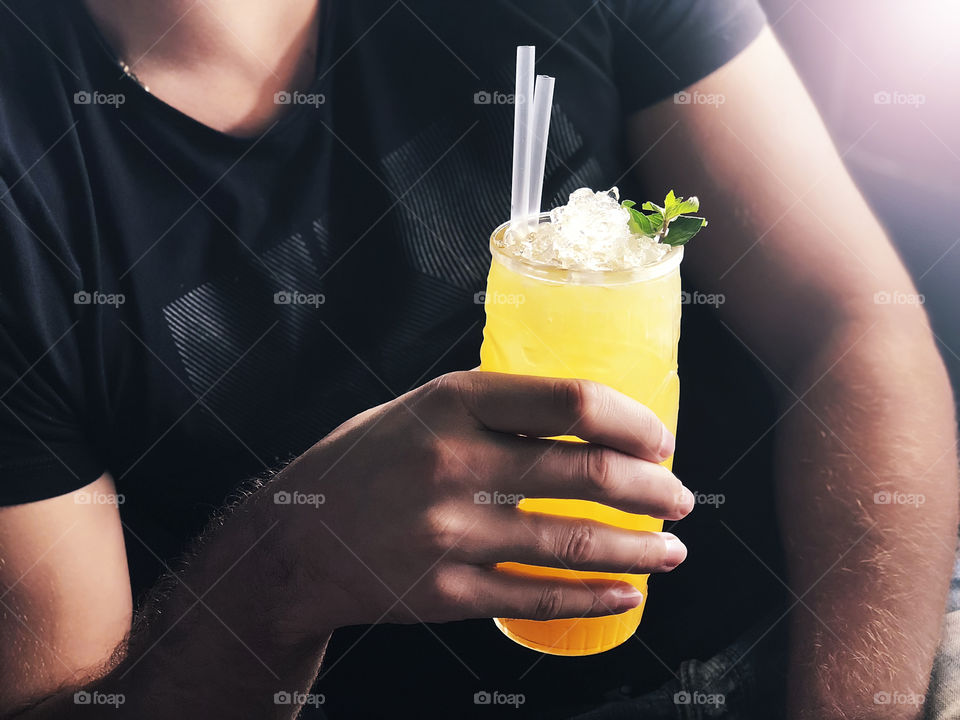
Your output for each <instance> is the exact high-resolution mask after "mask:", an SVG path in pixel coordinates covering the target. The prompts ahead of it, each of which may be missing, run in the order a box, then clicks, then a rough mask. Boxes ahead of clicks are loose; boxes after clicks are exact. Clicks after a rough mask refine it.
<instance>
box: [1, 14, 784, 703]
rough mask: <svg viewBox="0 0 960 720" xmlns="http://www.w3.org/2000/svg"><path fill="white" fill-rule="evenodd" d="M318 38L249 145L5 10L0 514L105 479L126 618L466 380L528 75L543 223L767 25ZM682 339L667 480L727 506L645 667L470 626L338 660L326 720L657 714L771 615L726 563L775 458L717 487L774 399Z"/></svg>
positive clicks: (343, 32)
mask: <svg viewBox="0 0 960 720" xmlns="http://www.w3.org/2000/svg"><path fill="white" fill-rule="evenodd" d="M322 7H323V10H322V20H321V24H320V33H321V37H320V42H319V57H318V66H317V74H316V79H315V81H314V83H313V85H312V87H310V88H309V89H308V90H306V91H305V92H304V93H301V94H298V95H295V96H292V97H290V98H289V99H290V108H289V111H288V112H287V113H286V114H285V115H284V116H283V117H282V119H280V120H279V121H278V122H276V123H275V124H274V125H272V126H270V128H269V129H267V130H266V132H264V133H263V134H261V135H259V136H257V137H254V138H247V139H239V138H235V137H230V136H227V135H224V134H222V133H219V132H216V131H214V130H212V129H210V128H208V127H206V126H204V125H202V124H200V123H198V122H197V121H195V120H193V119H191V118H190V117H187V116H185V115H184V114H182V113H180V112H179V111H177V110H176V109H174V108H172V107H170V106H168V105H166V104H165V103H164V102H162V101H161V100H159V99H158V98H157V97H155V96H153V95H151V94H149V93H148V92H146V91H144V90H143V89H142V88H140V87H139V86H138V85H136V84H135V83H134V82H133V81H131V80H130V79H129V78H128V77H126V76H125V75H123V74H122V73H121V72H120V70H119V69H118V65H117V60H116V58H115V57H113V55H112V54H111V52H110V50H109V49H108V47H107V46H106V44H105V43H104V41H103V40H102V38H101V37H100V35H99V33H98V31H97V29H96V27H95V26H94V24H93V23H92V21H91V19H90V17H89V16H88V15H87V14H86V12H85V11H84V10H83V8H82V6H81V4H80V3H79V2H75V1H72V0H48V1H47V2H43V3H38V2H34V1H33V0H8V3H7V4H5V5H4V8H3V9H0V242H2V244H0V404H2V407H0V504H4V505H11V504H18V503H25V502H30V501H34V500H38V499H41V498H47V497H52V496H55V495H59V494H63V493H66V492H69V491H71V490H73V489H76V488H78V487H81V486H83V485H85V484H87V483H90V482H91V481H93V480H94V479H96V478H97V477H98V476H99V475H101V474H102V473H103V472H107V471H108V472H110V473H111V474H112V475H113V477H114V478H115V479H116V482H117V487H118V492H119V493H121V494H122V495H123V497H124V503H123V504H122V506H121V516H122V519H123V521H124V525H125V533H126V547H127V553H128V557H129V564H130V571H131V578H132V582H133V588H134V592H135V593H136V594H137V595H138V596H140V594H141V593H142V592H143V591H144V590H146V589H147V588H149V587H150V586H151V585H152V584H153V583H154V582H155V580H156V578H157V576H158V574H159V572H160V571H161V569H162V568H161V565H160V562H159V561H158V559H157V558H162V559H164V560H167V561H171V560H172V559H173V558H175V557H176V556H177V555H178V553H179V552H180V551H181V550H182V549H183V547H184V544H185V543H186V541H187V540H188V539H189V538H190V537H192V536H193V535H195V534H196V533H197V532H198V531H199V530H200V529H201V528H202V527H203V525H204V524H205V522H206V521H207V519H208V518H209V516H210V513H211V512H212V511H213V510H215V509H216V508H218V507H220V506H221V505H223V503H224V502H225V500H226V499H227V498H228V497H229V496H230V494H231V492H232V491H233V490H234V489H235V488H236V487H237V485H238V484H240V483H241V482H242V481H244V480H246V479H247V478H250V477H253V476H257V475H261V474H263V473H265V472H266V471H268V470H270V469H274V468H277V467H278V466H280V465H282V464H283V463H284V462H285V461H287V460H289V459H290V458H291V457H294V456H296V455H297V454H299V453H301V452H303V451H304V450H305V449H307V448H308V447H309V446H310V445H312V444H313V443H314V442H316V441H317V440H318V439H319V438H321V437H323V436H324V435H325V434H326V433H328V432H329V431H330V430H331V429H333V428H334V427H335V426H336V425H338V424H339V423H341V422H342V421H344V420H345V419H347V418H349V417H351V416H352V415H354V414H356V413H358V412H360V411H362V410H364V409H365V408H368V407H371V406H373V405H376V404H379V403H382V402H384V401H387V400H389V399H391V398H393V397H395V396H396V395H397V394H399V393H401V392H404V391H406V390H408V389H410V388H411V387H414V386H416V385H418V384H420V383H422V382H424V381H425V380H427V379H429V378H431V377H433V376H436V375H438V374H441V373H444V372H448V371H450V370H454V369H464V368H469V367H472V366H474V365H476V362H477V354H478V348H479V344H480V339H481V328H482V326H483V309H482V305H479V304H477V303H476V302H475V301H474V296H475V294H476V293H477V292H478V291H480V290H482V289H483V286H484V283H485V278H486V271H487V268H488V264H489V254H488V250H487V240H488V237H489V233H490V231H491V230H492V229H493V228H494V227H496V226H497V225H498V224H499V223H500V222H502V221H503V220H504V219H505V217H506V215H507V214H508V211H509V192H510V191H509V183H510V155H511V142H512V123H513V110H512V106H511V105H509V104H506V103H503V102H502V101H501V100H502V95H501V94H509V93H510V92H512V89H513V88H512V84H513V71H514V61H515V47H516V46H517V45H518V44H534V45H536V46H537V48H538V66H537V70H538V72H542V73H547V74H550V75H553V76H555V77H556V78H557V89H556V98H555V100H556V105H555V108H554V111H553V120H552V125H551V132H550V153H549V154H548V160H547V168H546V180H545V189H544V206H546V207H551V206H553V205H556V204H558V203H560V202H563V201H565V200H566V197H567V195H568V193H570V192H571V191H572V190H573V189H575V188H577V187H581V186H590V187H593V188H595V189H599V188H606V187H608V186H610V185H611V184H612V183H613V181H614V180H615V179H617V178H619V177H621V175H622V174H623V172H624V171H625V170H626V168H627V167H628V166H629V164H630V161H629V160H628V158H627V156H626V153H625V150H624V137H623V132H624V118H625V117H626V116H627V115H628V114H630V113H632V112H635V111H637V110H640V109H642V108H644V107H646V106H649V105H650V104H652V103H654V102H656V101H658V100H661V99H663V98H665V97H669V96H670V95H671V94H672V93H674V92H677V91H679V90H680V89H682V88H683V87H685V86H688V85H690V84H691V83H692V82H694V81H696V80H697V79H699V78H701V77H703V76H705V75H706V74H708V73H710V72H711V71H713V70H714V69H716V68H717V67H719V66H720V65H722V64H723V63H725V62H726V61H727V60H729V59H730V58H732V57H733V56H734V55H736V54H737V53H738V52H739V51H740V50H741V49H742V48H743V47H745V46H746V44H747V43H748V42H749V41H750V40H751V39H752V38H753V37H755V36H756V34H757V32H758V31H759V29H760V28H761V27H762V25H763V15H762V13H761V11H760V10H759V8H758V7H757V5H756V4H755V2H754V1H753V0H729V1H726V2H707V1H706V0H700V1H698V0H672V1H671V2H667V0H646V1H644V0H608V1H607V2H599V3H595V2H588V1H587V0H563V1H562V2H558V1H557V0H550V1H549V2H548V1H547V0H536V1H535V0H529V1H527V2H523V3H520V2H508V1H507V0H498V1H494V2H484V3H471V4H469V6H468V7H466V8H463V7H459V6H456V7H455V6H453V5H451V4H450V3H444V2H438V1H435V0H407V2H399V3H394V2H390V1H388V0H365V1H364V2H362V3H361V2H342V1H340V0H324V1H323V2H322ZM498 93H499V94H498ZM485 101H488V102H485ZM621 186H622V187H624V188H625V195H626V196H630V197H633V196H639V194H645V193H642V192H631V191H630V188H631V186H632V183H631V181H630V180H629V179H627V180H624V181H622V182H621ZM637 190H639V189H637ZM662 190H663V189H662V188H653V189H651V191H656V192H662ZM693 252H695V249H694V250H693ZM684 313H685V317H684V340H683V343H682V347H681V361H680V362H681V377H682V379H683V382H684V393H683V404H682V407H681V424H680V431H679V438H680V440H679V443H680V444H679V450H678V455H677V472H678V474H679V475H680V477H682V478H684V479H685V480H686V481H687V484H688V485H690V486H692V487H694V488H695V489H698V490H701V491H704V492H721V491H722V492H724V493H726V504H725V505H724V506H723V507H722V508H721V509H720V510H716V509H714V508H710V507H705V508H703V509H699V511H698V512H695V513H694V515H693V516H692V517H691V519H690V520H688V521H685V523H684V525H682V526H681V528H680V530H679V531H678V532H680V533H681V534H683V535H684V538H685V539H686V540H687V542H688V545H690V547H691V558H690V560H689V561H688V562H687V563H686V564H685V565H684V567H683V568H681V569H680V570H678V571H677V572H676V573H673V574H671V576H670V578H669V579H660V578H657V579H655V580H654V581H653V582H652V583H651V588H652V592H651V599H650V602H649V604H648V609H647V613H646V616H645V619H644V623H643V625H642V627H641V631H640V633H639V634H638V636H637V638H636V639H635V640H634V641H631V642H629V643H627V644H626V645H624V646H623V647H621V648H620V649H618V650H616V651H613V652H610V653H606V654H604V655H601V656H597V657H594V658H583V659H564V658H554V657H548V656H540V655H537V654H535V653H532V652H530V651H528V650H525V649H522V648H519V647H517V646H515V645H514V644H513V643H510V642H509V641H507V640H506V639H505V638H503V637H502V636H501V635H500V633H499V632H498V631H497V630H495V629H494V627H493V625H492V623H490V622H489V621H477V622H464V623H452V624H448V625H444V626H431V627H430V628H424V627H418V626H411V627H392V626H382V627H377V628H375V629H373V630H371V631H369V632H368V631H367V629H366V628H361V629H355V628H350V629H345V630H342V631H340V632H338V633H337V634H336V636H335V639H334V641H333V643H332V645H331V648H330V652H329V655H328V664H327V667H328V668H329V670H326V671H324V676H323V678H322V680H321V682H320V688H321V689H322V690H323V692H324V693H325V695H326V697H327V711H328V712H329V714H330V715H331V716H334V717H337V716H341V715H343V714H344V713H347V716H359V715H362V714H364V713H365V712H368V711H369V712H370V713H373V712H374V711H373V710H369V709H370V708H374V707H381V708H382V707H392V708H394V709H395V710H397V711H399V710H400V709H401V708H403V707H409V708H412V709H414V710H416V709H417V708H421V709H423V716H428V715H433V714H434V712H433V709H436V708H439V707H447V708H453V709H451V710H450V713H451V716H456V715H460V716H467V715H468V714H470V713H472V712H474V710H484V708H478V707H476V706H474V705H473V693H474V692H476V691H478V690H483V689H487V690H499V691H502V692H523V693H524V694H525V695H526V698H527V702H526V704H525V707H526V709H527V710H530V711H533V712H539V711H540V710H541V709H542V708H545V707H547V706H548V705H550V704H551V703H552V704H560V705H562V706H563V707H566V708H572V707H574V706H575V705H577V704H578V703H588V702H592V701H594V700H596V699H597V698H599V697H600V696H601V695H603V693H604V692H606V691H608V690H610V689H615V688H618V687H620V686H622V685H629V686H631V687H632V688H633V689H634V690H640V689H642V688H644V687H649V686H651V685H654V684H656V683H657V682H659V681H660V680H662V679H663V678H664V677H665V676H666V675H667V674H668V670H669V669H675V666H676V664H677V663H678V662H679V661H680V660H681V659H683V658H684V657H688V656H692V655H698V654H699V655H704V654H706V653H709V652H712V651H713V650H714V649H716V648H717V647H719V646H720V645H721V644H723V643H724V642H726V641H728V640H729V639H730V638H731V637H732V636H733V635H734V634H736V632H738V631H739V630H740V629H742V628H743V627H744V626H745V624H746V623H747V622H748V621H749V619H750V617H751V615H752V614H754V613H755V612H756V611H757V609H758V608H759V607H761V606H762V605H763V604H764V603H766V602H768V601H769V598H770V597H772V595H773V593H772V591H771V588H772V587H776V583H775V582H774V581H773V580H772V578H771V577H770V576H769V575H767V571H766V570H765V569H764V568H763V566H762V565H761V564H760V563H758V562H757V560H756V559H755V558H753V557H752V556H751V555H750V554H748V553H747V551H746V550H744V548H743V546H742V545H740V540H741V539H743V540H744V541H745V542H746V544H747V545H749V546H750V547H751V548H754V549H756V550H757V551H758V553H759V555H760V556H761V557H762V558H764V561H765V562H767V563H769V564H770V565H771V566H773V567H776V566H777V550H776V544H775V541H774V539H773V538H774V533H773V531H772V520H771V515H770V512H771V511H770V505H769V488H768V486H769V477H770V474H769V473H770V470H769V467H770V462H769V450H768V446H767V443H766V441H765V440H764V441H762V442H760V443H759V444H757V445H756V446H755V447H754V448H753V449H752V450H751V451H750V452H749V453H747V455H746V456H745V457H744V458H742V459H739V460H738V458H739V456H740V455H741V454H742V453H743V451H744V450H746V449H747V448H748V446H750V445H751V443H753V442H754V441H755V440H756V439H757V438H758V437H761V438H765V435H762V433H763V432H764V430H765V429H766V427H767V425H768V424H769V419H770V402H769V398H768V397H767V395H766V391H765V389H764V387H763V384H762V382H761V380H760V379H759V376H758V374H757V372H756V371H755V369H754V367H753V365H752V362H751V361H750V360H749V358H744V354H743V352H742V350H740V349H739V348H738V347H737V346H736V344H735V343H732V342H731V341H730V339H729V338H728V337H727V336H726V334H725V332H724V331H723V330H722V329H721V328H720V326H719V325H718V323H717V322H716V321H715V319H714V318H713V315H712V309H709V308H704V307H695V306H690V307H689V308H687V309H685V310H684ZM700 348H709V353H707V352H702V351H701V350H700ZM744 393H747V394H746V395H744ZM744 397H748V398H750V400H751V401H750V402H747V403H744V402H743V398H744ZM721 409H722V410H721ZM688 447H689V448H693V447H696V452H689V453H685V452H684V450H685V449H686V448H688ZM728 468H729V469H728ZM721 480H722V481H721ZM711 513H713V514H711ZM724 513H725V514H724ZM698 515H699V516H700V519H698V518H697V516H698ZM720 518H723V520H724V521H723V523H720V522H719V519H720ZM724 525H726V526H727V527H726V528H725V527H724ZM731 528H735V530H732V529H731ZM371 532H375V529H374V528H371ZM734 532H736V537H733V534H734ZM698 538H699V539H700V542H699V544H698ZM698 555H699V559H697V558H698ZM747 574H748V575H749V578H750V579H749V581H745V580H744V579H743V578H744V576H745V575H747ZM738 575H739V577H738ZM746 582H749V587H750V588H752V592H753V593H754V594H753V595H752V596H747V597H742V596H741V593H740V592H739V588H740V587H746V584H745V583H746ZM347 708H349V711H348V710H346V709H347ZM365 708H366V710H364V709H365Z"/></svg>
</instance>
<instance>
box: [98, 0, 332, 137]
mask: <svg viewBox="0 0 960 720" xmlns="http://www.w3.org/2000/svg"><path fill="white" fill-rule="evenodd" d="M85 2H86V5H87V8H88V9H89V11H90V14H91V15H92V16H93V18H94V21H95V22H96V23H97V25H98V26H99V28H100V30H101V32H102V33H103V35H104V37H105V38H106V39H107V41H108V42H109V43H110V44H111V45H112V47H113V49H114V51H115V52H116V53H117V54H118V55H119V56H120V59H121V60H123V61H124V62H125V63H126V64H127V65H128V66H129V67H130V70H131V71H132V72H133V73H134V74H135V75H136V76H137V77H138V78H139V79H140V81H141V82H142V83H143V84H144V85H146V86H147V87H149V88H150V91H151V92H152V93H154V94H155V95H156V96H157V97H159V98H160V99H161V100H164V101H165V102H167V103H168V104H170V105H172V106H174V107H175V108H177V109H178V110H180V111H182V112H184V113H186V114H187V115H190V116H191V117H193V118H195V119H197V120H199V121H200V122H202V123H204V124H206V125H209V126H211V127H213V128H215V129H217V130H220V131H222V132H226V133H230V134H235V135H254V134H256V133H257V132H259V131H261V130H263V129H264V128H266V127H267V126H269V125H270V124H271V123H272V122H273V121H274V120H275V119H276V118H277V117H278V116H279V115H280V114H281V113H282V111H283V110H284V109H286V106H284V105H277V104H276V103H274V99H273V98H274V94H275V93H276V92H279V91H282V90H294V89H303V88H305V87H306V86H308V85H309V83H310V82H311V80H312V78H313V72H314V68H315V66H316V51H317V47H316V42H317V22H318V15H319V13H318V5H319V2H318V0H271V1H270V2H263V0H203V1H202V2H200V1H199V0H85Z"/></svg>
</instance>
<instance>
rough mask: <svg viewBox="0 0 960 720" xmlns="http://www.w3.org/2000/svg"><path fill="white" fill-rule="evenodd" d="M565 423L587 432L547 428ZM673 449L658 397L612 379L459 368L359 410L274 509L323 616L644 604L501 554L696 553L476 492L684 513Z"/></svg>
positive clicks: (588, 566) (632, 567)
mask: <svg viewBox="0 0 960 720" xmlns="http://www.w3.org/2000/svg"><path fill="white" fill-rule="evenodd" d="M558 435H576V436H577V437H580V438H582V439H584V440H588V441H590V443H591V444H584V443H577V442H563V441H555V440H544V439H538V438H543V437H552V436H558ZM521 436H526V437H521ZM672 453H673V437H672V436H671V435H670V433H669V431H668V430H667V429H666V428H665V427H664V426H663V424H662V423H661V422H660V421H659V420H658V419H657V417H656V416H655V415H654V414H653V413H652V412H651V411H650V410H649V409H648V408H646V407H644V406H643V405H641V404H640V403H637V402H635V401H634V400H631V399H630V398H628V397H627V396H625V395H622V394H620V393H618V392H616V391H614V390H611V389H610V388H608V387H605V386H603V385H599V384H597V383H592V382H587V381H582V380H557V379H550V378H536V377H523V376H515V375H504V374H499V373H484V372H459V373H452V374H449V375H445V376H442V377H440V378H438V379H436V380H434V381H432V382H430V383H428V384H427V385H425V386H423V387H421V388H419V389H417V390H415V391H413V392H411V393H408V394H407V395H404V396H402V397H400V398H398V399H397V400H395V401H392V402H389V403H387V404H385V405H382V406H380V407H377V408H373V409H372V410H369V411H367V412H365V413H362V414H361V415H358V416H357V417H355V418H353V419H352V420H350V421H348V422H347V423H345V424H344V425H343V426H341V427H340V428H339V429H337V430H336V431H335V432H334V433H332V434H331V435H330V436H329V437H327V438H326V439H324V440H323V441H322V442H321V443H319V444H318V445H317V446H315V447H314V448H313V449H312V450H310V451H309V452H308V453H306V454H305V455H304V456H303V457H302V458H300V459H299V460H297V461H296V462H294V463H293V464H292V465H291V466H289V468H288V469H287V470H286V471H285V472H284V473H283V474H282V475H281V477H279V478H278V479H277V480H276V482H274V483H273V484H272V486H271V490H270V493H271V494H272V495H273V496H274V497H275V498H277V499H279V500H280V501H281V502H284V504H281V505H278V506H277V509H276V512H275V516H276V517H278V518H281V519H282V522H283V523H284V524H285V525H286V526H287V527H288V528H289V532H292V533H293V537H294V539H293V541H292V544H293V546H294V547H297V548H300V549H301V550H302V560H301V562H300V563H299V564H301V565H302V566H303V568H304V570H305V573H306V574H305V576H304V578H301V581H300V583H301V586H302V587H305V588H306V593H305V597H306V599H307V600H309V602H310V603H311V604H313V605H314V606H317V604H318V603H320V604H322V605H323V608H322V611H323V613H324V617H323V619H322V620H321V621H320V622H321V624H322V625H323V626H325V627H337V626H341V625H348V624H360V623H376V622H384V621H389V622H414V621H418V620H419V621H425V622H443V621H447V620H456V619H462V618H478V617H493V616H503V617H518V618H534V619H538V620H547V619H552V618H561V617H577V616H584V615H607V614H612V613H618V612H622V611H625V610H628V609H630V608H632V607H635V606H636V605H638V604H639V602H640V593H639V591H638V590H636V589H635V588H634V587H633V586H632V585H630V584H628V583H625V582H612V581H592V582H590V583H583V582H579V581H575V580H573V581H571V580H560V579H545V578H526V577H518V576H516V575H513V574H508V573H506V572H503V571H500V570H497V569H495V568H494V565H495V564H496V563H499V562H506V561H513V562H522V563H529V564H534V565H545V566H554V567H567V568H571V569H579V570H595V571H606V572H636V573H646V572H664V571H667V570H671V569H673V568H674V567H676V566H677V565H679V564H680V562H682V561H683V559H684V558H685V556H686V548H685V547H684V546H683V544H682V543H681V542H680V541H679V540H678V539H677V538H676V537H675V536H673V535H671V534H669V533H652V532H634V531H630V530H623V529H620V528H615V527H612V526H608V525H604V524H602V523H598V522H593V521H587V520H578V519H572V518H562V517H555V516H550V515H544V514H539V513H530V512H524V511H522V510H519V509H517V508H516V507H515V506H513V505H498V504H484V503H478V502H476V496H477V494H478V493H494V492H496V493H500V494H502V496H510V495H512V496H514V497H515V498H516V497H518V496H525V497H557V498H577V499H583V500H595V501H598V502H602V503H605V504H608V505H613V506H615V507H617V508H620V509H622V510H626V511H629V512H634V513H646V514H649V515H653V516H655V517H659V518H664V519H671V520H677V519H680V518H682V517H683V516H685V515H686V514H687V513H689V512H690V510H691V509H692V508H693V504H694V499H693V495H692V494H691V493H690V492H689V491H688V490H686V489H685V488H684V487H683V485H682V484H681V483H680V481H679V480H678V479H677V478H676V477H675V476H674V475H673V474H672V473H671V472H670V471H669V470H667V469H666V468H665V467H663V466H662V465H659V464H658V463H660V462H661V461H663V460H665V459H666V458H667V457H669V456H670V455H671V454H672ZM320 496H322V498H321V497H320ZM298 498H299V499H300V502H297V500H298ZM321 499H322V501H323V502H322V503H321V502H320V500H321ZM285 501H290V502H289V504H286V503H285Z"/></svg>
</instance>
